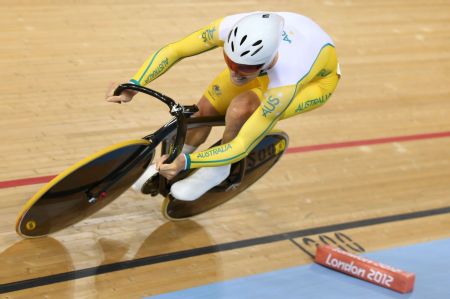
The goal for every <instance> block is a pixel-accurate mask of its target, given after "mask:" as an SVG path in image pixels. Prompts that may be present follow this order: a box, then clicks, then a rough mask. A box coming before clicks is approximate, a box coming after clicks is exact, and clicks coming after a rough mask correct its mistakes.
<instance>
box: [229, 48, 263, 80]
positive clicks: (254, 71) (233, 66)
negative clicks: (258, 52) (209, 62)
mask: <svg viewBox="0 0 450 299" xmlns="http://www.w3.org/2000/svg"><path fill="white" fill-rule="evenodd" d="M223 56H224V59H225V63H226V64H227V66H228V69H229V70H230V76H231V81H232V82H233V83H235V84H237V85H244V84H245V83H247V82H250V81H251V80H253V79H255V78H256V77H258V75H259V73H260V72H261V69H262V67H263V64H260V65H246V64H238V63H235V62H234V61H232V60H231V59H230V58H229V57H228V56H227V55H226V54H225V52H223Z"/></svg>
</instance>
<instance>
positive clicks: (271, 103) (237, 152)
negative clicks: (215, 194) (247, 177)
mask: <svg viewBox="0 0 450 299" xmlns="http://www.w3.org/2000/svg"><path fill="white" fill-rule="evenodd" d="M295 92H296V89H295V85H291V86H284V87H278V88H273V89H270V90H268V91H267V94H265V95H264V97H265V99H264V100H263V101H261V106H259V107H258V108H257V109H256V111H255V112H254V113H253V114H252V115H251V116H250V118H249V119H248V120H247V121H246V122H245V124H244V125H243V126H242V128H241V130H240V131H239V134H238V135H237V136H236V138H234V139H233V140H232V141H230V142H229V143H225V144H222V145H219V146H216V147H213V148H211V149H208V150H206V151H202V152H196V153H193V154H190V155H187V154H185V158H186V166H185V168H186V169H190V168H199V167H211V166H220V165H226V164H231V163H234V162H237V161H239V160H241V159H243V158H244V157H245V156H247V155H248V154H249V153H250V151H251V150H252V149H253V148H254V147H255V146H256V145H257V144H258V143H259V142H260V141H261V140H262V139H263V138H264V136H266V135H267V133H269V132H270V130H272V128H273V127H274V126H275V124H276V123H277V121H278V120H279V119H280V118H281V116H282V115H283V112H284V111H285V110H286V109H287V107H288V106H289V104H290V103H291V101H292V100H293V98H294V95H295Z"/></svg>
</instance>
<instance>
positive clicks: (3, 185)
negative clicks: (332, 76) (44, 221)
mask: <svg viewBox="0 0 450 299" xmlns="http://www.w3.org/2000/svg"><path fill="white" fill-rule="evenodd" d="M445 137H450V131H449V132H439V133H427V134H418V135H407V136H395V137H385V138H377V139H367V140H355V141H346V142H338V143H324V144H317V145H307V146H297V147H290V148H288V149H287V151H286V154H294V153H304V152H314V151H320V150H329V149H338V148H345V147H355V146H364V145H376V144H383V143H392V142H407V141H416V140H424V139H434V138H445ZM55 176H56V175H50V176H43V177H36V178H26V179H18V180H11V181H4V182H0V189H3V188H11V187H19V186H26V185H34V184H42V183H47V182H49V181H50V180H52V179H53V178H54V177H55Z"/></svg>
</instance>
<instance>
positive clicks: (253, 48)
mask: <svg viewBox="0 0 450 299" xmlns="http://www.w3.org/2000/svg"><path fill="white" fill-rule="evenodd" d="M283 27H284V19H283V18H282V17H281V16H279V15H277V14H274V13H268V12H262V13H254V14H251V15H248V16H245V17H243V18H242V19H240V20H239V21H238V22H237V23H236V24H235V25H234V26H233V28H232V29H231V31H230V33H229V34H228V37H227V38H226V40H225V45H224V51H225V54H226V56H228V58H229V59H231V60H232V61H233V62H234V63H237V64H244V65H263V66H262V68H263V69H264V68H267V67H268V66H269V65H270V63H271V62H272V60H273V59H274V58H275V56H276V54H277V50H278V46H279V45H280V41H281V35H282V33H283Z"/></svg>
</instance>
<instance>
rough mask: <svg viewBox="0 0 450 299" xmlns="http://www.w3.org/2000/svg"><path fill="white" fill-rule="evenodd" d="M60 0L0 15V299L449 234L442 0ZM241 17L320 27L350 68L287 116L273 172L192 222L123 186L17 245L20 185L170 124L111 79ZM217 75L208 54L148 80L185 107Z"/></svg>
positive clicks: (194, 276)
mask: <svg viewBox="0 0 450 299" xmlns="http://www.w3.org/2000/svg"><path fill="white" fill-rule="evenodd" d="M118 2H120V4H119V3H118ZM58 3H59V1H52V0H45V1H44V0H41V1H34V0H27V1H20V0H19V1H2V3H1V4H0V7H1V9H0V24H1V31H0V69H1V72H0V76H1V77H0V78H1V84H0V98H1V101H0V113H1V114H0V115H1V117H0V140H1V143H0V158H1V164H0V170H1V171H0V182H2V188H1V189H0V284H1V285H2V288H3V287H6V286H9V287H12V289H9V290H14V291H12V292H9V293H4V294H3V295H2V296H3V298H31V297H32V298H97V297H98V298H142V297H144V296H150V295H154V294H160V293H164V292H169V291H174V290H180V289H184V288H188V287H193V286H198V285H203V284H207V283H211V282H216V281H223V280H226V279H230V278H235V277H241V276H246V275H250V274H254V273H261V272H267V271H273V270H276V269H282V268H287V267H291V266H296V265H302V264H306V263H310V262H311V257H310V255H311V253H313V252H314V244H315V243H314V242H319V243H320V242H328V243H333V242H334V243H336V244H338V245H341V246H343V247H345V248H347V249H348V250H350V251H354V252H355V251H356V252H357V251H362V250H365V251H373V250H377V249H382V248H390V247H395V246H399V245H407V244H413V243H417V242H422V241H428V240H435V239H441V238H448V237H450V216H449V214H448V213H449V209H448V207H449V206H450V155H449V153H450V152H449V149H450V138H449V137H450V133H449V132H450V118H449V115H450V112H449V111H450V84H449V80H448V78H449V77H450V18H449V15H450V2H449V1H447V0H442V1H438V0H432V1H425V0H422V1H417V0H401V1H400V0H397V1H388V0H376V1H350V0H348V1H336V0H327V1H303V0H302V1H276V4H275V1H159V0H158V1H155V0H151V1H140V0H134V1H113V0H101V1H88V0H80V1H75V0H70V1H64V4H58ZM252 10H275V11H295V12H299V13H301V14H304V15H307V16H310V17H311V18H313V19H314V20H316V21H317V22H318V23H319V24H321V26H322V27H323V28H324V29H325V30H326V31H327V32H329V33H330V34H331V36H332V37H333V38H334V40H335V43H336V46H337V51H338V55H339V58H340V64H341V69H342V73H343V77H342V80H341V82H340V84H339V86H338V89H337V90H336V92H335V94H334V95H333V97H332V99H331V100H330V101H329V102H328V103H327V104H326V105H325V106H323V107H322V108H320V109H318V110H316V111H314V112H310V113H307V114H304V115H301V116H298V117H296V118H293V119H289V120H286V121H283V122H282V123H280V125H279V128H282V129H284V130H285V131H287V132H288V133H289V135H290V140H291V141H290V149H291V150H290V152H289V154H287V155H285V156H284V157H283V159H282V160H281V161H280V163H279V164H278V165H277V166H276V167H275V168H274V169H273V170H272V171H271V172H269V173H268V174H267V175H266V176H265V177H263V179H262V180H261V181H259V182H258V183H257V184H255V185H253V186H252V187H251V188H250V189H249V190H248V191H246V192H244V193H242V194H241V195H240V196H238V197H237V198H235V199H234V200H232V201H230V202H229V203H227V204H225V205H223V206H221V207H219V208H217V209H215V210H212V211H211V212H209V213H206V214H204V215H201V216H199V217H196V218H194V219H192V220H190V221H186V222H179V223H171V222H169V221H167V220H165V219H164V218H163V216H162V215H161V213H160V211H159V208H160V204H161V200H162V198H147V197H145V196H142V195H137V194H135V193H133V192H131V191H129V192H127V193H125V194H124V195H123V196H122V197H120V198H119V199H117V200H116V201H115V202H114V203H112V204H111V205H110V206H108V207H107V208H105V209H104V210H102V211H100V212H99V213H97V214H95V215H94V216H92V217H90V218H88V219H86V220H84V221H82V222H81V223H79V224H77V225H75V226H74V227H71V228H68V229H66V230H64V231H61V232H59V233H56V234H54V235H52V236H50V237H47V238H42V239H34V240H23V239H21V238H20V237H19V236H18V235H16V233H15V231H14V223H15V219H16V216H17V213H18V212H19V211H20V209H21V206H22V205H23V204H24V203H25V202H26V200H27V199H28V198H29V197H30V196H32V195H33V194H34V193H35V192H36V191H37V190H38V189H39V187H40V186H41V185H42V184H31V181H30V180H28V179H30V178H31V179H34V178H37V179H39V178H42V177H44V179H43V180H44V181H45V180H47V181H48V179H46V178H45V177H47V176H53V175H56V174H57V173H59V172H61V171H62V170H63V169H65V168H66V167H68V166H70V165H71V164H73V163H75V162H77V161H78V160H80V159H82V158H84V157H85V156H87V155H89V154H91V153H93V152H96V151H97V150H99V149H101V148H103V147H106V146H109V145H111V144H113V143H118V142H120V141H123V140H127V139H136V138H140V137H142V136H144V135H145V134H147V133H149V132H152V131H153V130H155V129H156V128H158V127H159V126H160V125H161V124H162V123H163V122H164V121H166V120H168V119H169V115H168V113H167V111H166V108H165V107H163V105H161V104H158V103H156V101H151V100H150V98H148V97H146V96H143V95H140V96H138V97H137V98H136V99H135V100H134V101H133V102H132V103H130V104H126V105H115V104H111V103H106V102H105V101H104V100H103V99H104V93H105V90H106V88H107V86H108V85H109V84H110V82H112V81H127V80H128V79H129V78H130V76H131V75H132V74H133V73H134V72H135V71H136V70H137V69H138V68H139V67H140V65H141V64H142V63H143V61H144V60H145V59H146V58H147V56H148V55H149V54H150V53H151V52H152V51H155V50H157V49H158V48H160V47H161V46H163V45H165V44H168V43H170V42H173V41H175V40H177V39H179V38H182V37H183V36H185V35H187V34H189V33H191V32H193V31H194V30H196V29H198V28H200V27H201V26H203V25H205V24H207V23H208V22H210V21H211V20H213V19H216V18H220V17H222V16H224V15H228V14H233V13H237V12H242V11H252ZM224 67H225V64H224V62H223V60H222V56H221V52H220V50H214V51H211V52H208V53H204V54H202V55H200V56H196V57H192V58H189V59H186V60H184V61H182V62H179V63H178V64H177V65H175V66H174V67H173V68H172V69H171V70H170V71H169V72H168V73H166V74H165V75H164V76H163V77H162V78H160V79H159V80H157V81H155V82H154V83H152V84H151V87H152V88H154V89H156V90H159V91H162V92H164V93H166V94H168V95H169V96H171V97H173V98H175V99H177V100H178V101H180V102H182V103H186V104H188V103H195V102H196V101H197V100H198V98H199V97H200V95H201V94H202V92H203V90H204V88H205V87H206V86H207V84H208V83H209V82H210V80H212V78H213V77H214V76H215V74H217V73H218V72H219V71H221V70H222V69H223V68H224ZM219 133H220V132H214V134H213V135H215V136H218V135H219ZM435 133H436V134H435ZM438 133H439V134H438ZM424 134H425V135H424ZM399 136H411V137H408V138H403V139H402V138H398V137H399ZM391 137H392V138H391ZM381 138H391V139H381ZM361 140H366V142H355V143H347V144H342V142H349V141H361ZM367 140H375V141H373V142H369V141H367ZM321 144H329V145H328V146H323V147H319V148H315V149H314V150H312V151H302V149H304V148H303V147H305V146H310V145H321ZM23 179H25V180H23ZM416 212H420V213H416ZM422 212H423V213H422ZM399 215H403V216H399ZM390 216H392V217H390ZM367 219H372V220H371V221H363V220H367ZM402 219H403V220H402ZM400 220H401V221H400ZM239 241H241V242H239ZM175 253H176V254H175ZM5 290H6V289H3V290H2V291H3V292H5Z"/></svg>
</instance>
